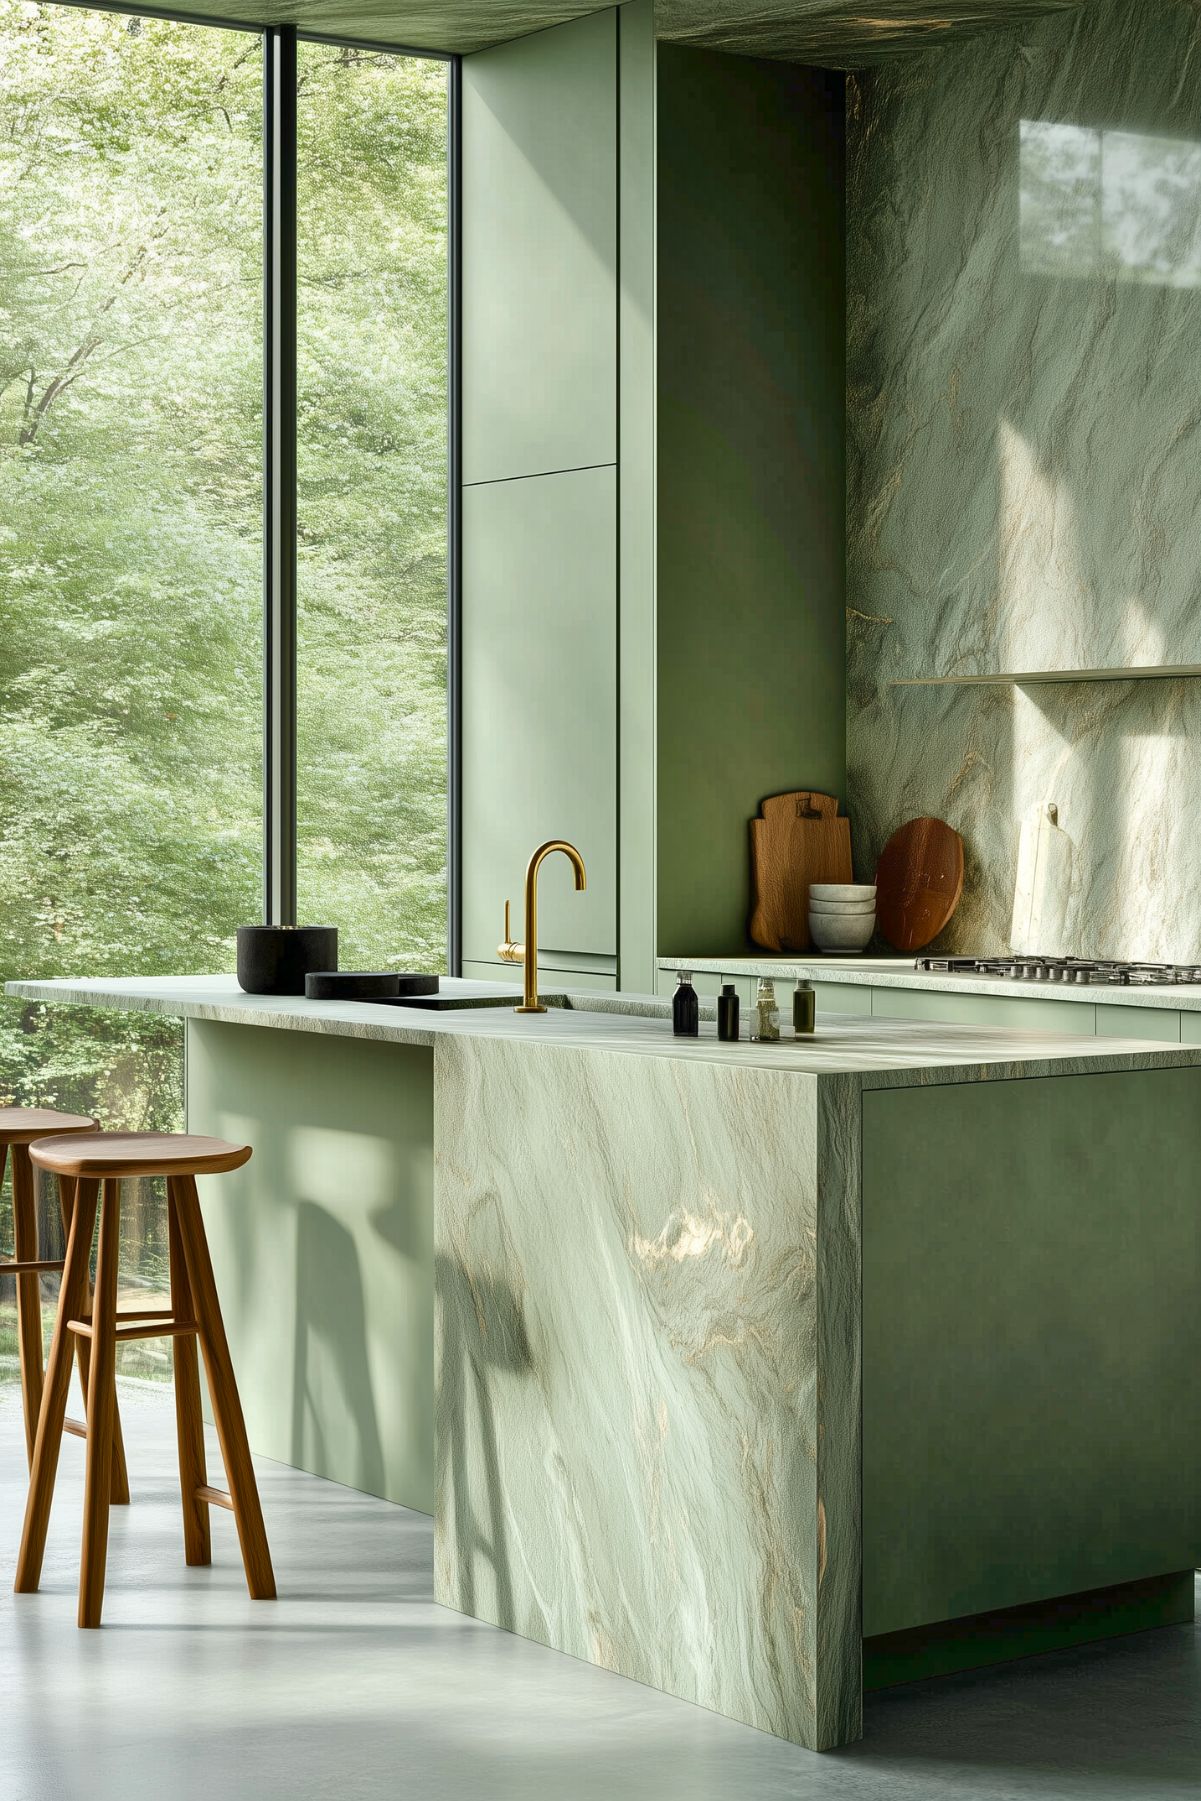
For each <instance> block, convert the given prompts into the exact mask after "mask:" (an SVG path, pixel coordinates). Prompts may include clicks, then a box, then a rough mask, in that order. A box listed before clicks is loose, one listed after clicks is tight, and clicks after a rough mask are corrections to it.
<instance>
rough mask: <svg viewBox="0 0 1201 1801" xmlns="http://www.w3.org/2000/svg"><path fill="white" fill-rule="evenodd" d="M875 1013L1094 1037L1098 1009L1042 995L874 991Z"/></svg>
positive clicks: (917, 989) (873, 1010)
mask: <svg viewBox="0 0 1201 1801" xmlns="http://www.w3.org/2000/svg"><path fill="white" fill-rule="evenodd" d="M870 994H871V1008H872V1012H873V1014H875V1015H876V1017H877V1018H881V1019H924V1020H934V1021H936V1022H941V1023H944V1024H946V1025H956V1026H1001V1027H1004V1028H1007V1029H1008V1030H1009V1031H1011V1032H1068V1033H1071V1034H1072V1035H1073V1036H1076V1037H1080V1036H1083V1037H1086V1038H1087V1037H1091V1036H1092V1034H1093V1032H1094V1031H1095V1030H1096V1012H1097V1010H1096V1008H1095V1007H1093V1006H1090V1005H1089V1003H1088V1002H1087V1001H1053V1000H1044V999H1043V998H1042V996H1041V995H1039V996H1027V995H1022V994H1015V995H1008V994H1006V995H997V996H993V995H991V994H944V993H942V991H941V990H938V989H927V988H873V989H871V990H870Z"/></svg>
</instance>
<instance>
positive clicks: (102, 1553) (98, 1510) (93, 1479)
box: [14, 1132, 275, 1626]
mask: <svg viewBox="0 0 1201 1801" xmlns="http://www.w3.org/2000/svg"><path fill="white" fill-rule="evenodd" d="M28 1154H29V1157H30V1158H31V1160H32V1161H33V1162H34V1163H36V1164H38V1165H39V1166H40V1167H41V1168H43V1169H47V1170H52V1171H54V1172H55V1174H57V1175H58V1177H59V1179H60V1181H62V1182H67V1181H73V1182H74V1184H75V1208H74V1213H73V1216H72V1220H71V1235H70V1241H69V1243H68V1245H67V1257H66V1265H65V1267H64V1270H63V1279H62V1286H61V1288H60V1290H59V1303H58V1313H57V1316H56V1318H55V1322H54V1339H53V1342H52V1344H51V1347H50V1362H49V1365H48V1367H47V1370H46V1390H45V1398H44V1400H43V1402H42V1409H41V1413H40V1416H39V1420H38V1432H37V1443H36V1445H35V1447H34V1455H33V1466H32V1470H31V1473H30V1479H29V1500H28V1502H27V1504H26V1508H25V1528H24V1531H23V1533H22V1536H21V1550H20V1554H19V1556H18V1559H17V1579H16V1582H15V1584H14V1586H15V1588H16V1590H17V1593H18V1594H30V1593H32V1592H33V1590H35V1589H36V1588H37V1586H38V1583H39V1581H40V1580H41V1573H42V1559H43V1556H44V1555H45V1549H46V1532H47V1528H48V1526H49V1523H50V1507H51V1503H52V1501H53V1499H54V1479H55V1475H56V1473H57V1469H58V1448H59V1445H60V1443H61V1440H62V1434H63V1430H64V1419H65V1412H66V1400H67V1387H68V1384H69V1382H70V1373H71V1357H72V1346H77V1347H79V1349H80V1351H82V1352H83V1354H84V1355H85V1356H86V1357H87V1360H88V1369H89V1384H88V1393H87V1402H88V1420H87V1441H88V1463H87V1478H86V1482H85V1489H84V1519H83V1556H82V1560H81V1563H80V1572H79V1624H80V1625H81V1626H99V1624H100V1615H101V1611H102V1608H103V1605H104V1572H105V1564H106V1561H107V1556H108V1508H109V1490H108V1483H107V1481H106V1480H105V1476H104V1472H105V1471H106V1469H107V1460H108V1457H109V1455H110V1447H111V1445H112V1443H113V1430H114V1422H115V1418H116V1393H117V1390H116V1367H117V1346H118V1345H119V1344H123V1343H126V1342H127V1341H128V1340H130V1339H135V1338H171V1339H173V1340H174V1347H175V1348H174V1376H175V1424H176V1438H177V1441H178V1449H179V1480H180V1489H181V1493H182V1497H183V1536H184V1557H185V1560H186V1561H187V1562H188V1563H189V1564H206V1563H210V1562H211V1561H212V1552H211V1546H210V1539H209V1509H210V1507H214V1506H216V1507H226V1508H228V1509H229V1510H230V1512H231V1513H232V1514H233V1516H234V1520H235V1523H236V1525H237V1529H238V1540H239V1543H240V1545H241V1550H242V1564H243V1567H244V1569H245V1571H246V1585H247V1587H248V1588H249V1590H250V1593H251V1596H252V1598H253V1599H255V1600H271V1599H273V1598H274V1595H275V1574H274V1571H273V1570H272V1567H271V1553H270V1551H269V1549H268V1547H267V1534H266V1531H265V1529H264V1526H263V1513H262V1508H261V1506H260V1503H259V1493H258V1487H257V1485H256V1483H255V1478H254V1466H253V1464H252V1462H251V1458H250V1446H249V1444H248V1442H247V1439H246V1424H245V1421H244V1419H243V1417H242V1404H241V1401H240V1400H239V1398H238V1389H237V1383H236V1381H235V1380H234V1370H233V1363H232V1361H231V1359H230V1355H229V1345H228V1343H227V1341H226V1337H225V1326H224V1324H223V1322H222V1319H221V1307H220V1303H219V1301H218V1299H217V1285H216V1283H215V1281H214V1279H213V1266H212V1262H211V1260H210V1258H209V1250H208V1242H207V1240H206V1239H205V1235H204V1220H203V1218H202V1217H201V1212H200V1202H199V1199H198V1197H197V1194H196V1177H197V1176H198V1175H214V1174H220V1173H222V1172H224V1171H226V1170H232V1169H238V1168H240V1166H241V1165H242V1164H243V1163H245V1162H246V1161H247V1160H248V1158H249V1157H250V1154H251V1150H250V1146H249V1145H246V1144H241V1145H239V1144H228V1143H227V1142H226V1141H225V1140H224V1139H223V1138H198V1137H193V1136H189V1135H188V1134H187V1133H184V1132H111V1133H107V1132H87V1133H79V1134H66V1135H63V1136H60V1137H54V1138H43V1139H41V1140H39V1141H38V1142H37V1143H35V1144H33V1145H31V1147H30V1150H29V1153H28ZM130 1176H165V1177H166V1178H167V1225H168V1233H169V1236H168V1249H169V1256H170V1266H171V1306H170V1307H169V1308H166V1309H159V1308H152V1309H149V1310H146V1311H134V1312H119V1311H118V1309H117V1260H118V1255H119V1251H120V1243H121V1182H122V1180H123V1179H124V1178H126V1177H130ZM102 1182H103V1185H104V1189H103V1200H101V1183H102ZM98 1210H99V1213H100V1242H99V1249H98V1252H97V1257H96V1294H95V1299H94V1301H93V1300H91V1299H90V1297H89V1294H88V1287H87V1278H88V1260H89V1257H90V1254H91V1246H92V1231H93V1228H94V1226H95V1223H96V1214H97V1211H98ZM198 1341H199V1346H200V1349H201V1351H202V1352H203V1353H204V1366H205V1371H206V1373H207V1376H208V1388H209V1397H210V1399H211V1401H212V1405H213V1418H214V1421H215V1423H216V1427H217V1436H218V1439H219V1440H220V1444H221V1455H222V1457H223V1459H224V1461H225V1473H226V1477H227V1479H228V1482H229V1491H228V1493H227V1492H225V1491H224V1490H223V1489H219V1488H212V1487H210V1485H209V1480H208V1474H207V1471H206V1467H205V1451H204V1420H203V1416H202V1414H201V1410H200V1364H199V1359H198V1357H197V1342H198ZM68 1429H69V1428H68Z"/></svg>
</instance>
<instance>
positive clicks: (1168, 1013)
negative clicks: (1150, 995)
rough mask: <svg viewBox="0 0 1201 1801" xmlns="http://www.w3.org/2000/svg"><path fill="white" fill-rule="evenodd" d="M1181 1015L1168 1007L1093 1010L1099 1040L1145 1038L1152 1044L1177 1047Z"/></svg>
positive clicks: (1100, 1006) (1098, 1008)
mask: <svg viewBox="0 0 1201 1801" xmlns="http://www.w3.org/2000/svg"><path fill="white" fill-rule="evenodd" d="M1181 1017H1182V1015H1181V1014H1179V1013H1177V1012H1176V1011H1175V1009H1174V1008H1170V1007H1107V1006H1105V1005H1104V1004H1103V1003H1099V1004H1098V1006H1097V1036H1098V1037H1099V1038H1149V1039H1151V1040H1153V1041H1154V1042H1155V1043H1156V1044H1179V1043H1180V1021H1181Z"/></svg>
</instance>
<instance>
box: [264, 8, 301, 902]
mask: <svg viewBox="0 0 1201 1801" xmlns="http://www.w3.org/2000/svg"><path fill="white" fill-rule="evenodd" d="M263 66H264V77H263V79H264V120H263V124H264V139H265V143H264V187H263V225H264V243H263V269H264V283H263V331H264V339H265V343H264V365H265V393H264V409H263V411H264V417H263V426H264V481H265V495H264V505H265V529H264V556H263V603H264V604H263V618H264V644H263V650H264V658H263V667H264V698H265V706H264V745H263V786H264V868H263V911H264V918H265V919H266V922H267V924H268V925H295V923H296V33H295V31H294V30H293V29H292V28H291V27H290V26H272V27H270V28H269V29H268V30H267V32H266V33H265V42H264V64H263Z"/></svg>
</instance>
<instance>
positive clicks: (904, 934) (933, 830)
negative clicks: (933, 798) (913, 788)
mask: <svg viewBox="0 0 1201 1801" xmlns="http://www.w3.org/2000/svg"><path fill="white" fill-rule="evenodd" d="M962 893H963V839H962V838H961V837H960V836H959V833H958V832H956V831H953V830H952V828H951V827H950V826H949V825H947V824H946V823H945V821H943V820H941V819H911V820H910V821H909V824H908V825H903V826H902V827H901V829H900V831H898V832H894V833H893V835H892V837H891V838H890V839H889V840H888V843H887V844H886V845H885V846H884V849H883V850H882V851H881V853H880V861H879V863H878V864H877V866H876V924H877V926H878V927H879V930H880V934H881V936H882V937H883V938H884V939H885V940H886V941H887V942H888V943H889V944H891V945H892V947H893V949H894V950H898V951H920V950H921V949H922V948H923V946H924V945H927V944H929V943H930V942H931V940H932V939H935V938H937V937H938V934H939V933H940V932H941V931H942V929H943V927H944V926H945V925H946V923H947V921H948V920H949V919H950V918H951V915H952V914H953V913H954V911H955V909H956V907H957V906H958V905H959V896H960V895H961V894H962Z"/></svg>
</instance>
